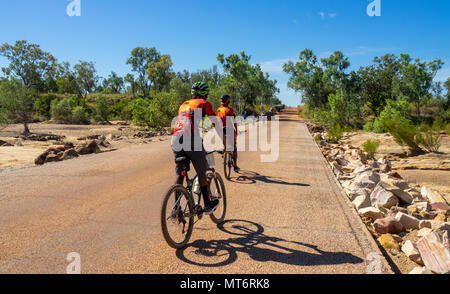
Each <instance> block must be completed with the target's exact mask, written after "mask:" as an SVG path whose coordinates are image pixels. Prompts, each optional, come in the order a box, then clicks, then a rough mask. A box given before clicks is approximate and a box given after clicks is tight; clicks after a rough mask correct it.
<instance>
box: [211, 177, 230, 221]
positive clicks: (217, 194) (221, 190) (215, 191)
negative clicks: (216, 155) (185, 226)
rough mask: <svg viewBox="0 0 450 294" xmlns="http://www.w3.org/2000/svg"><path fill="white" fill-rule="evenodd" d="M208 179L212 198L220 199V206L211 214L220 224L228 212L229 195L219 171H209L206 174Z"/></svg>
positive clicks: (212, 218)
mask: <svg viewBox="0 0 450 294" xmlns="http://www.w3.org/2000/svg"><path fill="white" fill-rule="evenodd" d="M206 177H207V179H208V184H209V189H210V191H211V200H216V199H217V200H219V207H217V209H216V211H214V213H212V214H210V217H211V220H212V221H213V222H214V223H216V224H220V223H222V222H223V221H224V220H225V214H226V212H227V195H226V190H225V184H224V182H223V180H222V177H221V176H220V174H219V173H216V172H213V171H209V172H208V173H207V174H206Z"/></svg>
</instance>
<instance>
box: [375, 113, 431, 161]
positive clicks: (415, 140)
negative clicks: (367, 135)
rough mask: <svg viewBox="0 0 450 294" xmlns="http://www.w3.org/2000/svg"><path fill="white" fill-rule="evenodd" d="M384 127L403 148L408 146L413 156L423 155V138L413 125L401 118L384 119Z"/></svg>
mask: <svg viewBox="0 0 450 294" xmlns="http://www.w3.org/2000/svg"><path fill="white" fill-rule="evenodd" d="M382 124H383V127H384V128H385V129H386V130H387V131H388V132H389V133H390V134H391V135H392V136H393V137H394V140H395V142H397V143H398V144H399V145H401V146H408V147H409V149H410V150H411V151H412V153H413V154H420V153H423V150H422V148H420V146H419V145H420V143H421V138H420V134H419V133H418V131H417V128H416V127H415V126H414V125H413V123H412V122H411V121H410V120H409V119H407V118H405V117H401V116H397V117H393V118H388V119H383V120H382Z"/></svg>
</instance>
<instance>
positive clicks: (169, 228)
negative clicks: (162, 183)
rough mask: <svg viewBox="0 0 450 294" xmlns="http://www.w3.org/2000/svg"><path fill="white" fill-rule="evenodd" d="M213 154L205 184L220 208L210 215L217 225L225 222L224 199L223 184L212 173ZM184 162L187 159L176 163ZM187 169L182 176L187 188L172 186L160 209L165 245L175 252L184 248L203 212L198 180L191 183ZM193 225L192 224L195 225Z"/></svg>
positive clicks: (213, 171) (216, 175)
mask: <svg viewBox="0 0 450 294" xmlns="http://www.w3.org/2000/svg"><path fill="white" fill-rule="evenodd" d="M214 152H216V151H213V152H208V153H207V155H206V159H207V161H208V166H209V167H208V170H207V172H206V177H207V180H208V185H209V189H210V191H211V193H210V200H216V199H217V200H219V207H218V208H217V209H216V210H215V211H214V213H212V214H211V215H210V218H211V220H212V221H213V222H214V223H216V224H220V223H222V222H223V221H224V220H225V213H226V209H227V198H226V191H225V184H224V182H223V180H222V177H221V176H220V174H219V173H217V172H216V171H215V169H214V165H215V162H214ZM178 160H179V162H185V161H186V158H180V159H178ZM187 170H188V166H184V167H183V168H182V175H183V176H185V178H186V186H183V185H173V186H172V187H170V188H169V190H168V191H167V193H166V196H165V197H164V199H163V202H162V206H161V229H162V233H163V236H164V239H165V240H166V242H167V244H169V246H170V247H172V248H175V249H180V248H183V247H184V246H186V244H187V243H188V242H189V239H190V237H191V235H192V231H193V229H194V224H195V223H197V222H198V221H199V220H200V219H202V217H203V214H204V209H203V207H202V206H201V204H200V201H201V191H200V186H199V185H198V176H197V175H195V176H194V177H193V178H192V179H190V178H189V175H188V173H187ZM195 217H197V221H195ZM194 221H195V222H194Z"/></svg>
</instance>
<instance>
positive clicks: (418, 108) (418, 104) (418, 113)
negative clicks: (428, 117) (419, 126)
mask: <svg viewBox="0 0 450 294" xmlns="http://www.w3.org/2000/svg"><path fill="white" fill-rule="evenodd" d="M417 119H420V98H419V100H417Z"/></svg>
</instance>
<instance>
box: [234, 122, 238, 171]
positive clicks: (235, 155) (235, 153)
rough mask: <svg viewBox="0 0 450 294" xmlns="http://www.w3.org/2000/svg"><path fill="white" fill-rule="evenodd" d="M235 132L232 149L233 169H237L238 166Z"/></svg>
mask: <svg viewBox="0 0 450 294" xmlns="http://www.w3.org/2000/svg"><path fill="white" fill-rule="evenodd" d="M236 143H237V132H236V131H235V132H234V150H233V161H234V170H235V171H238V170H239V167H238V164H237V161H238V151H237V144H236Z"/></svg>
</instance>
